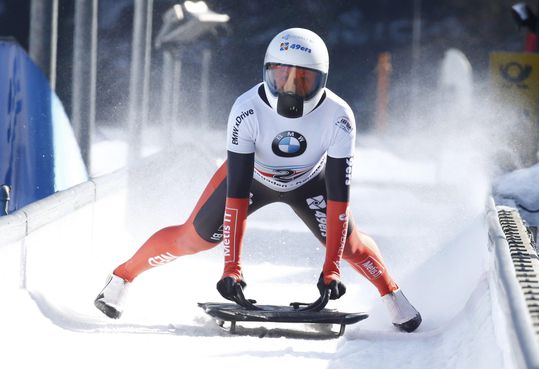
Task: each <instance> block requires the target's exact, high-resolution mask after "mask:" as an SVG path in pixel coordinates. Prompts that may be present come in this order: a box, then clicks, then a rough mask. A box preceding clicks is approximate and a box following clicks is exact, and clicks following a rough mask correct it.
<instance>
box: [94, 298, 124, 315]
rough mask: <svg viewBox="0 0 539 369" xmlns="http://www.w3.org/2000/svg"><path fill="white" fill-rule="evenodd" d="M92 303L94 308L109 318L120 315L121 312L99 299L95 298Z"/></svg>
mask: <svg viewBox="0 0 539 369" xmlns="http://www.w3.org/2000/svg"><path fill="white" fill-rule="evenodd" d="M94 305H95V307H96V308H98V309H99V310H100V311H101V312H102V313H103V314H105V315H106V316H108V317H109V318H111V319H119V318H120V317H121V316H122V312H121V311H119V310H117V309H115V308H113V307H112V306H109V305H107V304H105V303H104V302H103V301H101V300H95V301H94Z"/></svg>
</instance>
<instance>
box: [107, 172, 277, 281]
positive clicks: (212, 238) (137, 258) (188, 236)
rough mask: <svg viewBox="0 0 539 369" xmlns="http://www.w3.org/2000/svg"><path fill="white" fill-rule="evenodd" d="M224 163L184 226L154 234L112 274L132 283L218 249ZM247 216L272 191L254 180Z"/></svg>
mask: <svg viewBox="0 0 539 369" xmlns="http://www.w3.org/2000/svg"><path fill="white" fill-rule="evenodd" d="M226 174H227V173H226V162H225V163H224V164H223V165H222V166H221V167H220V168H219V169H218V170H217V172H216V173H215V174H214V175H213V177H212V179H211V180H210V182H209V183H208V185H207V186H206V189H205V190H204V192H203V193H202V196H201V197H200V199H199V200H198V202H197V204H196V206H195V208H194V210H193V211H192V213H191V215H190V216H189V219H187V221H186V222H185V223H184V224H181V225H177V226H171V227H166V228H163V229H161V230H159V231H157V232H156V233H154V234H153V235H152V236H151V237H150V238H149V239H148V240H147V241H146V242H144V244H143V245H142V246H141V247H140V248H139V249H138V251H137V252H136V253H135V254H134V255H133V256H132V257H131V258H130V259H129V260H127V261H126V262H125V263H123V264H121V265H120V266H118V267H117V268H116V269H115V270H114V271H113V274H115V275H117V276H118V277H121V278H123V279H124V280H126V281H128V282H131V281H133V279H135V278H136V277H137V276H138V275H139V274H141V273H142V272H144V271H146V270H148V269H150V268H153V267H156V266H159V265H163V264H166V263H169V262H171V261H173V260H175V259H176V258H178V257H180V256H184V255H190V254H195V253H197V252H200V251H204V250H208V249H211V248H213V247H215V246H217V245H218V244H219V243H220V242H221V240H222V238H223V229H222V227H223V214H224V209H225V199H226ZM252 194H253V196H252V198H251V204H250V205H249V208H248V215H250V214H252V213H253V212H254V211H256V210H258V209H260V208H261V207H262V206H264V205H266V204H268V203H269V202H272V201H275V200H274V199H272V198H271V192H270V191H267V190H265V188H264V186H262V185H260V184H258V183H257V182H256V181H253V184H252Z"/></svg>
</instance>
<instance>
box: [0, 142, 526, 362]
mask: <svg viewBox="0 0 539 369" xmlns="http://www.w3.org/2000/svg"><path fill="white" fill-rule="evenodd" d="M200 144H201V142H198V145H197V146H200ZM103 157H107V155H103ZM109 159H110V161H112V160H114V159H113V158H109ZM222 159H223V157H222V153H220V152H219V151H216V152H211V151H210V150H206V151H204V152H202V154H201V152H200V151H197V150H196V148H195V149H194V148H193V147H189V146H185V148H179V149H178V150H176V151H175V152H174V154H173V156H171V157H170V160H166V161H161V162H159V163H158V164H155V166H154V167H153V168H151V169H150V170H147V171H145V172H144V173H140V175H139V177H136V178H134V179H133V182H132V183H130V185H129V187H128V190H122V191H118V192H116V193H114V195H111V196H107V197H105V198H103V199H102V200H100V201H99V202H98V203H96V204H95V205H92V206H88V207H86V208H83V209H81V210H80V211H78V212H76V213H74V214H72V215H70V216H67V217H64V218H62V219H60V220H58V221H57V222H55V223H53V224H50V225H49V226H47V227H45V228H42V229H40V230H38V231H36V232H35V233H33V234H32V235H31V236H30V237H28V238H27V239H26V240H25V241H24V242H22V243H16V244H14V245H9V246H5V247H1V248H0V259H2V260H3V261H2V262H1V264H0V266H1V267H2V276H5V278H3V281H2V282H0V287H1V289H2V300H3V302H4V303H3V304H2V314H0V327H2V329H1V332H0V339H1V340H2V346H1V347H2V352H3V353H2V358H1V361H2V362H7V363H16V365H15V366H13V365H12V366H11V367H21V368H22V367H36V366H38V365H40V366H43V365H44V366H47V367H49V366H50V367H54V368H75V367H76V368H96V367H131V368H149V367H152V368H178V367H182V368H187V367H197V368H215V367H219V368H229V367H230V368H232V367H233V368H236V369H241V368H272V369H274V368H277V367H280V368H295V367H296V368H309V369H316V368H339V369H348V368H350V369H352V368H358V367H368V368H386V369H387V368H401V369H402V368H429V369H432V368H474V369H483V368H484V369H487V368H488V369H490V368H513V367H515V364H514V362H513V361H512V358H511V353H510V352H509V351H510V349H509V347H511V346H510V344H509V343H508V338H507V337H508V334H507V332H505V328H504V327H505V326H506V324H505V319H506V316H507V315H506V314H505V312H504V311H503V309H502V308H501V307H500V306H499V304H498V295H497V289H496V276H495V274H494V271H493V260H492V256H491V254H490V253H489V248H488V242H489V240H488V236H487V225H486V220H485V218H484V207H485V202H486V199H487V196H488V194H489V185H488V181H486V180H485V178H484V177H483V175H482V172H481V170H480V168H475V170H473V171H469V169H470V166H469V163H468V164H466V165H463V163H459V162H458V157H457V158H455V157H450V158H448V157H436V158H433V157H427V159H424V160H417V159H410V158H406V157H403V156H402V155H399V154H397V153H394V152H392V151H391V150H390V149H388V148H387V147H385V146H384V144H383V143H381V144H372V143H371V142H364V143H363V145H362V144H361V142H360V146H359V148H358V151H357V160H356V165H355V168H354V182H353V191H352V205H351V206H352V212H353V214H354V218H355V221H356V222H357V224H358V225H359V227H360V228H361V229H362V230H363V231H365V232H366V233H368V234H370V235H371V236H373V237H374V239H375V240H377V242H378V244H379V246H380V249H381V251H382V253H383V255H384V258H385V260H386V262H387V264H388V265H389V268H390V271H391V273H392V275H393V276H394V278H395V279H396V280H397V282H398V283H399V284H400V286H401V287H402V289H403V291H404V292H405V294H406V295H407V297H408V298H409V299H410V300H411V301H412V303H413V304H414V305H415V306H416V307H417V308H418V310H420V311H421V313H422V315H423V320H424V322H423V324H422V326H421V327H420V328H419V329H418V331H416V332H414V333H412V334H406V333H401V332H399V331H397V330H396V329H395V328H394V327H393V326H392V325H391V323H390V321H389V317H388V314H387V312H386V311H385V308H384V306H383V305H382V301H381V299H380V298H379V297H378V296H377V293H376V291H375V289H374V288H373V287H372V286H371V285H370V284H369V283H368V282H367V281H366V280H364V279H363V278H362V277H361V276H358V275H357V274H356V273H355V272H354V271H353V270H352V269H351V268H349V267H348V266H344V270H343V276H344V282H345V283H346V284H347V287H348V292H347V294H346V295H345V296H344V297H343V298H342V299H340V300H338V301H336V302H335V301H334V302H331V303H330V304H331V306H330V307H334V308H338V309H339V310H343V311H366V312H368V313H369V314H370V317H369V318H368V319H367V320H366V321H363V322H361V323H359V324H357V325H354V326H350V327H348V329H347V332H346V333H345V335H344V336H343V337H341V338H339V339H316V338H317V337H318V338H324V334H325V333H327V332H325V331H324V329H327V327H322V328H320V327H318V328H317V327H313V326H307V325H305V326H296V325H278V326H271V325H263V328H260V326H261V325H260V324H258V323H250V324H245V325H242V328H241V329H240V332H241V333H243V334H242V335H239V336H230V335H229V334H228V333H226V332H224V331H223V330H221V329H220V328H218V327H217V326H216V325H215V324H214V322H213V321H212V320H211V319H210V318H209V317H207V316H206V315H205V314H204V313H203V311H202V310H201V309H200V308H198V307H197V302H199V301H221V298H220V296H219V295H218V293H217V291H216V290H215V283H216V282H217V280H218V279H219V277H220V274H221V271H222V254H221V253H222V251H221V248H220V247H217V248H215V249H213V250H210V251H208V252H205V253H201V254H197V255H194V256H189V257H184V258H181V259H179V260H176V261H174V262H173V263H171V264H168V265H166V266H162V267H159V268H156V269H153V270H151V271H148V272H147V273H145V274H143V275H141V276H140V277H139V278H138V279H137V280H136V281H135V282H134V283H133V285H132V286H131V290H130V295H129V296H128V301H127V305H126V310H125V313H124V315H123V317H122V319H120V320H117V321H115V320H109V319H107V318H106V317H104V316H102V315H101V313H99V312H98V311H97V310H96V309H95V308H94V307H93V299H94V298H95V296H96V295H97V293H98V292H99V291H100V289H101V288H102V286H103V284H104V282H105V280H106V277H107V274H108V273H109V272H110V271H111V270H112V269H113V268H114V267H115V266H116V265H117V264H119V263H120V262H122V261H124V260H125V259H126V258H127V257H129V256H130V255H131V254H132V253H133V252H134V251H135V250H136V249H137V248H138V246H139V245H140V243H141V242H143V241H144V239H145V238H146V237H148V236H149V235H150V234H151V233H152V232H153V231H155V230H156V229H158V228H160V227H163V226H166V225H170V224H178V223H181V222H182V221H184V220H185V219H186V218H187V216H188V215H189V212H190V210H191V209H192V207H193V206H194V204H195V202H196V200H197V198H198V196H199V194H200V193H201V191H202V189H203V186H204V185H205V183H206V182H207V181H208V179H209V178H210V176H211V174H212V172H213V171H214V170H215V169H216V167H217V164H218V163H219V162H220V161H221V160H222ZM110 161H109V163H110ZM457 183H458V185H457ZM323 252H324V251H323V248H321V247H320V245H319V244H318V243H317V241H316V240H315V238H314V237H313V236H312V235H311V234H310V233H309V232H308V230H307V228H306V227H305V226H304V225H303V224H302V223H301V222H300V221H299V220H297V219H296V217H295V215H294V214H293V212H292V211H291V210H290V209H289V208H288V207H287V206H284V205H279V204H275V205H270V206H268V207H267V208H264V209H261V210H260V211H259V212H257V213H255V214H254V215H253V216H252V217H251V218H250V219H249V222H248V230H247V232H246V240H245V252H244V273H245V276H246V280H247V282H248V284H249V286H248V288H247V291H246V292H247V294H248V297H251V298H255V299H257V300H258V301H259V302H260V303H272V304H287V303H289V302H290V301H312V300H314V299H315V298H316V294H317V290H316V286H315V285H316V281H317V277H318V274H319V272H320V269H321V266H322V262H323V255H324V254H323ZM21 287H23V288H21ZM261 336H264V338H260V337H261ZM325 338H327V334H326V337H325Z"/></svg>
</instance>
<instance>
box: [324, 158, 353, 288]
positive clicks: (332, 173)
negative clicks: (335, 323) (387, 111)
mask: <svg viewBox="0 0 539 369" xmlns="http://www.w3.org/2000/svg"><path fill="white" fill-rule="evenodd" d="M351 174H352V158H351V157H348V158H332V157H330V156H328V158H327V163H326V188H327V199H328V201H327V209H326V216H327V231H326V259H325V261H324V267H323V270H322V281H321V282H323V284H324V285H325V286H331V285H332V284H333V287H332V298H339V297H340V296H342V295H343V294H344V292H345V291H346V289H345V287H344V285H342V283H340V280H341V269H340V262H341V259H342V253H343V249H344V244H345V242H346V234H347V230H348V202H349V197H350V180H351ZM333 282H334V283H333ZM333 289H335V291H333ZM339 289H340V291H339Z"/></svg>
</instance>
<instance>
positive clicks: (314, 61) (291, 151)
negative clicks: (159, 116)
mask: <svg viewBox="0 0 539 369" xmlns="http://www.w3.org/2000/svg"><path fill="white" fill-rule="evenodd" d="M328 69H329V56H328V50H327V48H326V45H325V44H324V41H322V39H321V38H320V37H319V36H318V35H316V34H315V33H313V32H311V31H309V30H306V29H301V28H291V29H288V30H285V31H283V32H281V33H279V34H278V35H277V36H275V38H273V40H272V41H271V42H270V44H269V46H268V48H267V51H266V55H265V58H264V67H263V82H262V83H260V84H258V85H256V86H254V87H253V88H251V89H250V90H249V91H247V92H245V93H244V94H243V95H241V96H240V97H238V98H237V100H236V101H235V103H234V105H233V106H232V109H231V112H230V115H229V118H228V132H227V161H226V163H225V164H223V165H222V166H221V167H220V168H219V169H218V170H217V172H216V173H215V174H214V176H213V177H212V179H211V181H210V183H209V184H208V186H207V187H206V189H205V190H204V192H203V193H202V196H201V198H200V199H199V200H198V202H197V204H196V206H195V209H194V210H193V212H192V214H191V215H190V217H189V218H188V219H187V221H186V222H185V223H184V224H181V225H177V226H171V227H167V228H164V229H161V230H159V231H157V232H156V233H155V234H153V235H152V236H151V237H150V238H149V239H148V240H147V241H146V242H145V243H144V244H143V245H142V246H141V247H140V249H139V250H138V251H137V252H136V253H135V254H134V255H133V256H132V257H131V258H130V259H129V260H127V261H126V262H125V263H123V264H121V265H119V266H118V267H117V268H116V269H115V270H114V271H113V272H112V275H111V276H110V278H109V280H108V282H107V284H106V286H105V288H104V289H103V290H102V291H101V293H100V294H99V295H98V296H97V298H96V300H95V305H96V307H97V308H98V309H99V310H101V311H102V312H103V313H104V314H106V315H107V316H109V317H111V318H119V317H120V315H121V313H122V302H123V301H124V297H125V294H126V291H127V289H128V287H129V285H130V284H131V283H132V282H133V280H134V279H135V278H136V277H137V276H138V275H139V274H140V273H142V272H144V271H145V270H148V269H150V268H152V267H154V266H157V265H162V264H163V263H165V262H168V261H172V260H174V259H176V258H178V257H180V256H183V255H188V254H194V253H197V252H200V251H204V250H207V249H210V248H213V247H215V246H217V245H218V244H219V243H220V242H221V241H222V242H223V245H224V271H223V275H222V278H221V279H220V280H219V281H218V283H217V289H218V290H219V292H220V293H221V295H222V296H223V297H225V298H227V299H234V296H235V293H236V289H237V285H240V286H241V287H244V286H245V281H244V277H243V274H242V269H241V251H242V240H243V234H244V230H245V227H246V224H247V221H246V219H247V216H248V215H249V214H252V213H253V212H255V211H256V210H257V209H260V208H261V207H263V206H265V205H267V204H270V203H273V202H284V203H286V204H288V205H290V207H291V208H292V209H293V211H294V212H295V213H296V214H297V215H298V217H299V218H300V219H301V220H302V221H303V222H304V223H305V224H306V225H307V227H308V228H309V229H310V230H311V232H312V233H313V234H314V235H315V236H316V237H317V238H318V240H320V242H322V243H323V244H324V245H325V246H326V255H325V261H324V263H323V267H322V273H321V275H320V279H319V281H318V288H319V290H320V292H321V293H322V291H324V290H327V289H329V290H330V297H331V299H338V298H339V297H341V296H342V295H343V294H344V293H345V292H346V287H345V286H344V284H343V283H342V282H341V268H340V262H341V259H344V260H346V261H347V262H348V263H349V264H350V265H351V266H352V268H353V269H355V270H356V271H357V272H359V273H360V274H361V275H363V276H365V277H366V278H367V279H368V280H369V281H370V282H371V283H372V284H373V285H374V286H375V287H376V288H377V289H378V291H379V293H380V295H381V296H382V299H383V301H384V302H385V303H386V305H387V307H388V310H389V313H390V315H391V318H392V322H393V324H394V325H395V326H397V327H398V328H400V329H401V330H404V331H407V332H411V331H413V330H415V329H416V328H417V327H418V326H419V325H420V323H421V315H420V314H419V312H418V311H417V310H416V309H415V308H414V307H413V306H412V305H411V304H410V302H409V301H408V300H407V299H406V297H405V296H404V294H403V293H402V291H401V290H400V288H399V287H398V285H397V284H396V283H395V281H394V280H393V279H392V277H391V276H390V275H389V272H388V270H387V266H386V265H385V264H384V262H383V260H382V257H381V255H380V252H379V250H378V247H377V245H376V243H375V242H374V241H373V239H372V238H370V237H369V236H367V235H366V234H364V233H362V232H360V231H359V230H358V228H357V227H356V225H355V224H354V222H353V221H352V220H351V219H350V212H349V210H348V207H349V194H350V181H351V170H352V157H353V154H354V146H355V137H356V128H355V120H354V115H353V113H352V110H351V109H350V107H349V106H348V104H347V103H346V102H345V101H344V100H342V99H341V98H339V97H338V96H337V95H336V94H335V93H333V92H332V91H330V90H329V89H328V88H326V87H325V86H326V80H327V75H328Z"/></svg>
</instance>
